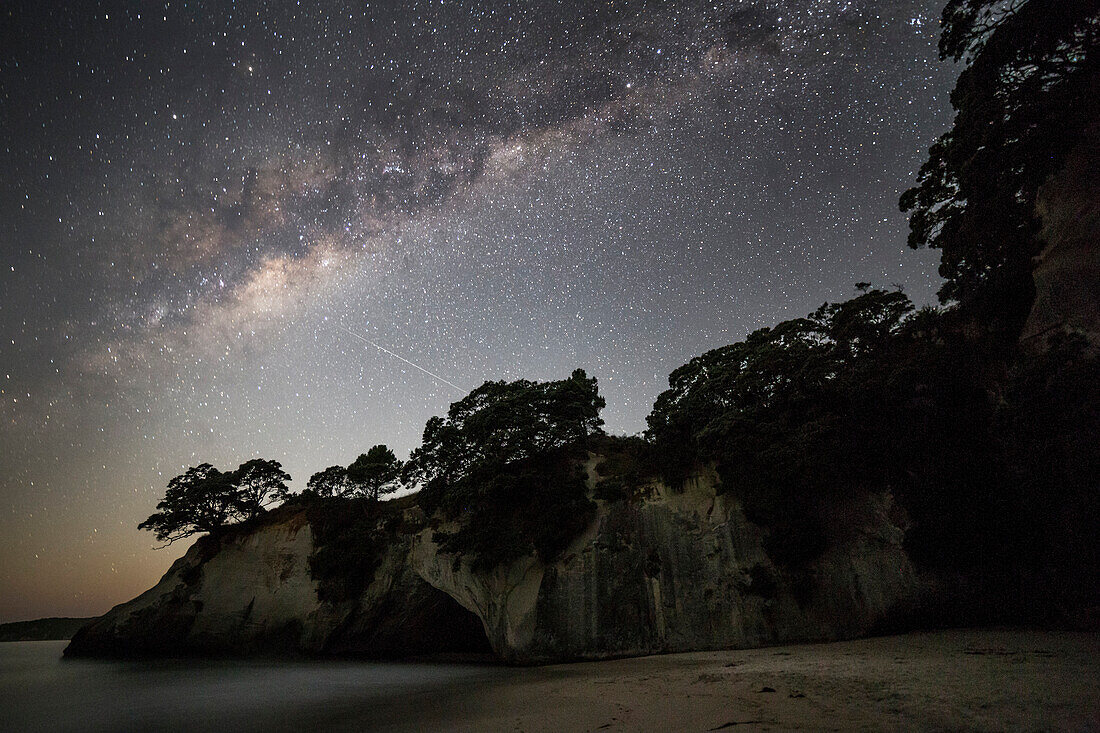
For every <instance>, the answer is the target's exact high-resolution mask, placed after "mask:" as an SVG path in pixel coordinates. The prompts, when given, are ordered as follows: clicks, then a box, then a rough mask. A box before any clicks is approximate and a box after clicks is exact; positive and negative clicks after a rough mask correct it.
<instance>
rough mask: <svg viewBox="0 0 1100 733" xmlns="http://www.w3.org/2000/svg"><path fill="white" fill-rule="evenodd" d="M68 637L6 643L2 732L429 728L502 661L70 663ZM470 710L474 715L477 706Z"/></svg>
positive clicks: (0, 679) (500, 671)
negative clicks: (415, 722)
mask: <svg viewBox="0 0 1100 733" xmlns="http://www.w3.org/2000/svg"><path fill="white" fill-rule="evenodd" d="M67 643H68V642H65V641H28V642H10V643H4V644H0V730H2V731H74V732H75V731H165V732H167V731H206V730H225V731H234V733H239V732H243V731H290V730H294V731H307V732H309V731H323V730H376V729H393V728H403V727H406V726H408V725H409V724H410V723H411V722H412V720H414V719H415V720H419V721H421V722H422V723H424V724H425V725H428V726H429V728H430V727H431V726H430V723H431V721H432V720H433V719H434V718H436V717H437V715H444V716H446V715H450V714H453V713H454V712H455V708H456V706H457V707H459V708H462V707H465V706H466V705H468V704H469V705H473V704H476V703H475V702H474V701H473V700H474V699H476V696H472V697H473V699H472V697H471V696H470V695H468V694H466V693H469V692H472V691H473V688H474V687H475V686H477V685H478V684H480V683H485V682H490V681H493V680H498V679H500V678H502V677H503V676H505V675H507V674H508V670H507V669H505V668H502V667H493V666H488V665H486V666H480V665H466V664H434V663H424V664H419V663H418V664H405V663H377V662H357V661H331V660H319V661H313V660H305V661H301V660H291V661H285V660H244V661H242V660H215V661H210V660H192V659H187V660H171V661H102V660H83V659H79V660H70V659H66V660H62V658H61V652H62V650H63V649H64V648H65V645H66V644H67ZM470 712H471V713H473V712H475V711H473V710H471V711H470Z"/></svg>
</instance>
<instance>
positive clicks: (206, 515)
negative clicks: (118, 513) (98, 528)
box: [138, 459, 290, 544]
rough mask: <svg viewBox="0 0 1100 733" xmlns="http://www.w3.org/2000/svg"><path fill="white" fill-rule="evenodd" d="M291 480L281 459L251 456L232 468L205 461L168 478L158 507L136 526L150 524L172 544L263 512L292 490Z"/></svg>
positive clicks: (159, 536)
mask: <svg viewBox="0 0 1100 733" xmlns="http://www.w3.org/2000/svg"><path fill="white" fill-rule="evenodd" d="M287 481H290V474H288V473H286V472H285V471H283V467H282V464H280V463H279V462H278V461H271V460H265V459H253V460H250V461H246V462H245V463H242V464H241V465H240V466H239V467H238V468H237V470H236V471H229V472H223V471H219V470H218V469H216V468H214V467H213V466H212V465H210V464H209V463H202V464H199V465H198V466H193V467H191V468H189V469H187V471H186V472H184V473H183V474H181V475H179V476H176V477H175V478H173V479H172V480H171V481H169V482H168V489H167V491H165V493H164V499H163V500H161V501H160V503H158V504H157V509H158V511H157V512H155V513H153V514H152V515H150V516H149V518H148V519H146V520H145V521H144V522H142V523H141V524H139V525H138V529H147V530H149V531H151V532H153V533H154V534H155V535H156V538H157V540H159V541H160V542H167V543H168V544H171V543H172V542H175V541H176V540H180V539H183V538H185V537H189V536H191V535H193V534H198V533H200V532H215V531H217V530H219V529H221V528H222V527H225V526H227V525H230V524H234V523H237V522H242V521H245V520H247V519H251V518H253V517H255V516H258V515H259V514H262V513H263V511H264V508H265V507H267V506H269V505H270V504H272V503H274V502H279V501H285V500H286V499H287V498H289V496H290V493H289V490H288V489H287V485H286V482H287Z"/></svg>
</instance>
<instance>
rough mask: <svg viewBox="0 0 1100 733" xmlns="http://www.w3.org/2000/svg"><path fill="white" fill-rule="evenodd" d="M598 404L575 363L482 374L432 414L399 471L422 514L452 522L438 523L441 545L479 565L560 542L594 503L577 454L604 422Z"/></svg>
mask: <svg viewBox="0 0 1100 733" xmlns="http://www.w3.org/2000/svg"><path fill="white" fill-rule="evenodd" d="M604 404H605V403H604V399H603V398H602V397H601V396H600V394H599V389H598V387H597V383H596V379H595V378H591V379H590V378H589V377H588V376H587V375H586V374H585V373H584V371H583V370H580V369H578V370H576V371H574V372H573V374H572V375H571V376H570V377H569V378H568V379H563V380H560V381H555V382H531V381H528V380H519V381H516V382H486V383H485V384H483V385H482V386H480V387H478V388H477V389H475V390H474V391H473V392H471V393H470V394H468V395H467V396H466V397H464V398H463V399H461V400H459V401H458V402H456V403H454V404H452V405H451V407H450V409H449V410H448V412H447V416H446V417H445V418H443V417H433V418H431V419H430V420H429V421H428V423H427V425H426V426H425V428H424V442H423V444H422V445H421V446H420V447H419V448H417V449H416V450H415V451H413V454H412V456H411V458H410V459H409V462H408V464H407V466H406V471H405V475H406V480H407V481H409V482H410V483H412V484H413V485H419V486H421V487H422V491H421V494H420V503H421V506H422V507H424V509H425V510H426V511H427V512H428V513H429V514H431V513H433V512H435V511H437V510H438V511H440V512H441V513H442V515H443V516H444V517H445V518H447V519H452V520H456V521H457V522H458V525H459V526H458V528H457V529H456V530H454V531H447V532H442V531H441V532H437V533H436V538H437V540H438V541H439V542H440V543H441V544H442V546H443V548H444V549H445V550H447V551H449V552H454V553H457V554H463V553H470V554H472V555H473V556H474V564H475V566H476V567H481V568H488V567H492V566H495V565H497V564H499V563H502V562H506V561H509V560H511V559H514V558H516V557H518V556H521V555H524V554H528V553H530V552H537V553H538V554H539V556H541V557H543V558H544V559H549V558H551V557H553V556H554V555H556V554H557V553H558V552H559V551H560V550H561V549H562V548H564V546H565V545H566V544H567V543H568V541H569V540H570V539H571V538H572V537H573V536H575V535H576V533H577V532H579V531H580V530H581V529H582V528H583V527H584V526H585V524H586V523H587V522H588V520H589V518H590V516H591V513H592V511H593V510H594V508H595V505H594V504H592V502H591V501H589V500H588V497H587V489H586V485H585V479H584V475H583V472H582V471H581V470H580V467H579V465H578V462H577V461H576V460H575V459H576V458H577V456H578V451H579V452H580V454H583V449H584V448H585V446H586V445H587V444H588V440H589V438H590V437H591V436H593V435H595V434H598V433H601V432H602V431H601V428H600V426H601V425H602V424H603V420H601V419H600V416H599V414H600V410H601V409H603V407H604Z"/></svg>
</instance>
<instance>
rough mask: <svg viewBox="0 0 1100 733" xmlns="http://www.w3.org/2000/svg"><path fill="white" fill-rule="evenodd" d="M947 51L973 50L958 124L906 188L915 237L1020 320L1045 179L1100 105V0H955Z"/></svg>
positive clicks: (959, 293)
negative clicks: (934, 250) (936, 250)
mask: <svg viewBox="0 0 1100 733" xmlns="http://www.w3.org/2000/svg"><path fill="white" fill-rule="evenodd" d="M942 25H943V34H942V36H941V38H940V56H941V58H944V59H947V58H950V59H953V60H955V61H960V60H962V61H965V62H966V63H967V68H966V69H965V70H964V71H963V72H962V73H961V74H960V76H959V80H958V83H957V84H956V86H955V89H954V91H953V92H952V94H951V104H952V106H953V107H954V108H955V109H956V110H957V112H958V114H957V116H956V118H955V122H954V125H953V127H952V128H951V129H950V130H949V131H948V132H947V133H945V134H944V135H943V136H942V137H941V138H940V139H939V140H938V141H937V142H936V143H935V145H933V146H932V148H931V150H930V151H929V157H928V161H927V162H926V163H925V164H924V166H923V167H922V168H921V170H920V173H919V176H918V185H917V186H916V187H914V188H912V189H910V190H909V191H906V192H905V194H904V195H903V196H902V197H901V201H900V204H901V209H902V210H903V211H908V212H910V218H909V226H910V235H909V245H910V246H911V247H914V248H919V247H932V248H934V249H939V250H941V252H942V256H941V261H940V274H941V275H943V277H945V278H946V279H947V282H946V283H945V284H944V286H943V288H942V289H941V290H940V298H941V300H942V301H944V302H948V301H958V302H960V303H961V304H963V305H965V306H967V307H968V308H969V309H971V311H972V312H973V313H974V314H975V315H977V316H978V317H979V318H981V320H983V321H984V322H986V323H989V324H990V325H994V326H996V325H998V324H1000V326H1001V327H1003V328H1007V329H1009V331H1010V332H1011V329H1012V328H1013V327H1015V326H1018V325H1019V324H1020V323H1022V319H1023V318H1024V317H1025V316H1026V314H1027V310H1028V308H1029V307H1030V305H1031V301H1032V299H1033V295H1034V289H1033V286H1032V282H1031V266H1032V265H1031V263H1032V258H1034V257H1035V256H1036V255H1038V254H1039V252H1040V251H1041V249H1042V246H1043V245H1042V242H1041V240H1040V239H1039V222H1038V220H1037V217H1036V213H1035V203H1036V197H1037V194H1038V191H1039V188H1040V187H1041V186H1042V184H1043V183H1044V182H1045V181H1046V180H1047V178H1049V177H1050V175H1052V174H1053V173H1056V172H1057V171H1058V170H1059V169H1060V168H1061V167H1062V166H1063V164H1064V162H1065V159H1066V156H1067V154H1068V153H1069V152H1070V151H1071V150H1072V149H1073V147H1074V146H1075V145H1077V144H1078V143H1079V142H1080V140H1081V139H1082V137H1083V135H1084V134H1086V131H1087V130H1088V128H1089V127H1090V126H1094V125H1096V124H1097V121H1098V112H1100V52H1098V48H1097V45H1098V41H1100V0H1012V1H1006V0H950V2H948V3H947V5H946V7H945V8H944V11H943V18H942Z"/></svg>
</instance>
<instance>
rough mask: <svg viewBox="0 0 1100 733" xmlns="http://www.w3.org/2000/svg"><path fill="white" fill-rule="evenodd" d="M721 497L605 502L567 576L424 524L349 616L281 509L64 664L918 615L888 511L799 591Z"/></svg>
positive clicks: (643, 646) (883, 499)
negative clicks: (441, 538)
mask: <svg viewBox="0 0 1100 733" xmlns="http://www.w3.org/2000/svg"><path fill="white" fill-rule="evenodd" d="M716 483H717V481H716V478H715V476H714V474H713V473H712V472H710V471H705V470H704V471H700V472H699V473H698V474H696V475H694V476H692V477H691V478H689V479H688V480H687V481H686V482H685V484H684V485H683V486H682V487H680V488H679V489H675V490H674V489H672V488H670V487H667V486H665V485H663V484H660V483H652V484H650V485H648V486H647V487H645V491H644V492H643V496H642V497H641V498H638V499H634V500H631V501H616V502H612V503H607V502H602V501H601V502H599V509H598V511H597V513H596V517H595V519H594V521H593V522H592V523H591V525H590V526H589V527H588V529H587V530H586V531H585V532H584V533H583V534H582V535H581V536H579V537H577V538H576V539H575V540H574V541H573V543H572V544H571V546H570V547H569V548H568V549H567V550H566V551H565V552H564V553H562V555H561V557H560V558H559V559H558V560H557V561H556V562H554V563H552V564H549V565H547V564H544V563H542V562H540V561H539V560H537V559H536V558H535V557H527V558H523V559H521V560H519V561H516V562H514V563H512V564H511V565H508V566H504V567H498V568H496V569H494V570H492V571H491V572H485V573H474V572H472V571H471V570H470V564H469V562H468V561H466V560H461V561H456V558H455V557H454V556H451V555H445V554H442V553H441V552H440V551H439V550H438V547H437V546H436V544H435V543H434V542H433V541H432V531H431V529H429V528H427V527H426V526H424V522H423V519H422V518H421V519H420V523H419V525H418V524H416V523H415V522H412V523H411V524H410V526H412V527H413V529H412V530H410V531H407V532H405V533H404V534H402V535H400V538H399V541H397V542H394V543H392V544H391V545H390V546H389V547H388V549H387V552H386V555H385V557H384V558H383V560H382V564H381V566H380V567H379V569H378V570H377V572H376V574H375V577H374V580H373V582H372V583H371V584H370V585H369V586H368V587H367V588H366V589H365V590H364V591H363V593H362V594H361V595H360V596H359V597H358V598H355V599H351V600H345V601H340V602H332V601H322V600H320V599H319V598H318V595H317V584H316V583H315V582H314V581H313V579H312V578H311V576H310V570H309V556H310V554H311V553H312V551H313V540H312V533H311V531H310V526H309V524H308V521H307V520H306V518H305V513H304V512H293V511H290V510H289V508H287V509H284V510H279V511H280V513H279V514H278V515H275V516H273V517H272V520H271V521H269V522H268V523H266V524H264V525H263V526H260V527H257V528H255V529H251V530H246V529H242V530H241V531H238V532H233V533H231V534H228V535H226V536H223V537H220V538H214V537H209V538H203V539H201V540H199V541H198V542H196V544H195V545H194V546H193V547H192V548H191V550H189V551H188V553H187V554H186V555H185V556H184V557H183V558H181V559H180V560H179V561H177V562H176V564H175V565H173V567H172V568H171V569H170V570H169V571H168V573H167V574H166V575H165V576H164V578H163V579H162V580H161V581H160V583H158V584H157V585H156V586H155V587H154V588H152V589H151V590H149V591H147V592H145V593H143V594H142V595H140V596H138V597H137V598H135V599H134V600H132V601H129V602H127V603H124V604H121V605H120V606H117V607H115V608H114V609H112V610H111V611H110V612H108V613H107V614H106V615H105V616H103V617H102V618H100V619H97V620H96V621H94V622H93V623H91V624H90V625H88V626H86V627H85V628H84V629H82V630H81V631H80V632H79V633H78V634H77V635H76V636H75V637H74V638H73V641H72V643H71V645H70V646H69V648H68V649H67V650H66V654H69V655H131V654H164V653H249V652H257V651H276V650H287V649H290V650H296V651H301V652H306V653H321V654H341V653H346V654H359V655H365V656H394V655H408V654H422V653H431V652H456V651H464V652H469V651H487V650H488V649H489V648H490V647H491V650H492V651H493V652H494V653H495V654H496V655H497V656H499V657H500V658H502V659H504V660H505V661H508V662H511V663H519V664H530V663H542V662H551V661H560V660H566V659H598V658H605V657H612V656H629V655H640V654H652V653H659V652H676V651H687V650H696V649H715V648H724V647H749V646H759V645H762V644H769V643H775V642H784V641H796V640H825V639H836V638H844V637H852V636H857V635H859V634H863V633H866V632H867V631H868V630H870V629H871V628H872V627H874V626H875V625H876V624H877V623H879V622H881V621H882V620H883V619H884V618H885V617H887V616H888V615H889V614H890V613H891V612H892V611H893V610H894V609H897V608H899V607H905V606H907V605H908V604H910V603H912V602H914V601H915V599H916V597H917V595H918V591H919V582H918V579H917V577H916V574H915V572H914V570H913V567H912V565H911V564H910V562H909V560H908V558H907V557H906V555H905V553H904V551H903V549H902V545H901V543H902V538H903V535H904V532H903V529H902V528H901V527H899V526H898V524H897V520H895V519H892V518H891V517H892V515H893V514H894V511H893V509H892V506H891V502H890V498H889V497H888V496H885V495H882V496H873V497H870V498H867V499H863V500H860V501H858V502H853V503H852V504H851V505H850V506H845V507H838V508H837V510H836V521H834V522H833V523H832V527H833V530H832V531H833V536H831V537H829V548H830V549H829V550H827V551H826V553H825V554H824V555H823V556H822V557H820V558H819V559H818V560H817V561H815V562H814V564H813V565H812V566H811V567H810V568H809V570H808V571H807V572H803V573H800V574H798V576H797V577H789V575H790V574H789V573H786V572H784V571H782V570H781V569H780V568H778V567H776V566H775V564H774V563H773V562H772V561H771V560H770V559H769V557H768V556H767V554H766V552H765V551H764V546H763V531H762V530H761V529H760V528H758V527H756V526H755V525H753V524H752V523H750V522H749V521H748V520H747V519H746V518H745V516H744V514H743V512H742V511H741V509H740V507H739V505H738V504H737V502H736V500H734V499H732V498H729V497H727V496H722V495H717V494H716V492H715V487H716ZM410 511H411V512H415V511H416V510H410ZM408 513H409V512H407V514H408ZM407 523H408V522H407Z"/></svg>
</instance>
